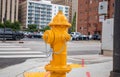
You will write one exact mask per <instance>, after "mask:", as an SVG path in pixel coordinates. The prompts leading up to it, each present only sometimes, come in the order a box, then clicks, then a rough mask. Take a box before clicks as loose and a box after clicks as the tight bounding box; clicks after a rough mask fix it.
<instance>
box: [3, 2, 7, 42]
mask: <svg viewBox="0 0 120 77" xmlns="http://www.w3.org/2000/svg"><path fill="white" fill-rule="evenodd" d="M6 17H7V0H6V3H5V15H4V18H3V22H4V36H3V42H5V28H6V26H5V21H6Z"/></svg>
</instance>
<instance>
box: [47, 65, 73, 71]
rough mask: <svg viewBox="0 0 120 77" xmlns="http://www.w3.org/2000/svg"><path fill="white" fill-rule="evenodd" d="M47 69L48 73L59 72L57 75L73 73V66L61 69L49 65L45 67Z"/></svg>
mask: <svg viewBox="0 0 120 77" xmlns="http://www.w3.org/2000/svg"><path fill="white" fill-rule="evenodd" d="M45 69H46V70H47V71H50V72H57V73H64V72H67V73H68V72H70V71H71V66H70V65H66V66H64V67H60V66H54V67H53V66H51V65H50V64H49V65H46V66H45Z"/></svg>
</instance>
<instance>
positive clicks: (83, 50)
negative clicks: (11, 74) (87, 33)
mask: <svg viewBox="0 0 120 77" xmlns="http://www.w3.org/2000/svg"><path fill="white" fill-rule="evenodd" d="M22 41H23V42H24V43H23V44H19V43H18V41H17V42H16V41H6V42H7V43H15V44H16V45H17V44H18V45H20V46H23V47H29V48H31V49H32V50H39V51H41V50H45V49H44V48H45V47H43V46H40V45H44V44H43V43H44V42H43V40H42V39H27V38H25V39H23V40H22ZM40 47H41V48H40ZM68 48H69V50H68V56H71V55H86V54H99V53H100V43H99V42H95V41H70V43H68ZM27 59H31V58H0V68H5V67H8V66H11V65H15V64H19V63H22V62H25V61H26V60H27Z"/></svg>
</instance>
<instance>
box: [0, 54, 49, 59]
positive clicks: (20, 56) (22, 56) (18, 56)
mask: <svg viewBox="0 0 120 77" xmlns="http://www.w3.org/2000/svg"><path fill="white" fill-rule="evenodd" d="M29 57H32V58H37V57H38V58H40V57H47V56H46V55H0V58H29Z"/></svg>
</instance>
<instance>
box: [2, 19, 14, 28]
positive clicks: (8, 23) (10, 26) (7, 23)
mask: <svg viewBox="0 0 120 77" xmlns="http://www.w3.org/2000/svg"><path fill="white" fill-rule="evenodd" d="M4 25H5V27H6V28H12V23H11V22H10V20H7V21H5V22H4Z"/></svg>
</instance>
